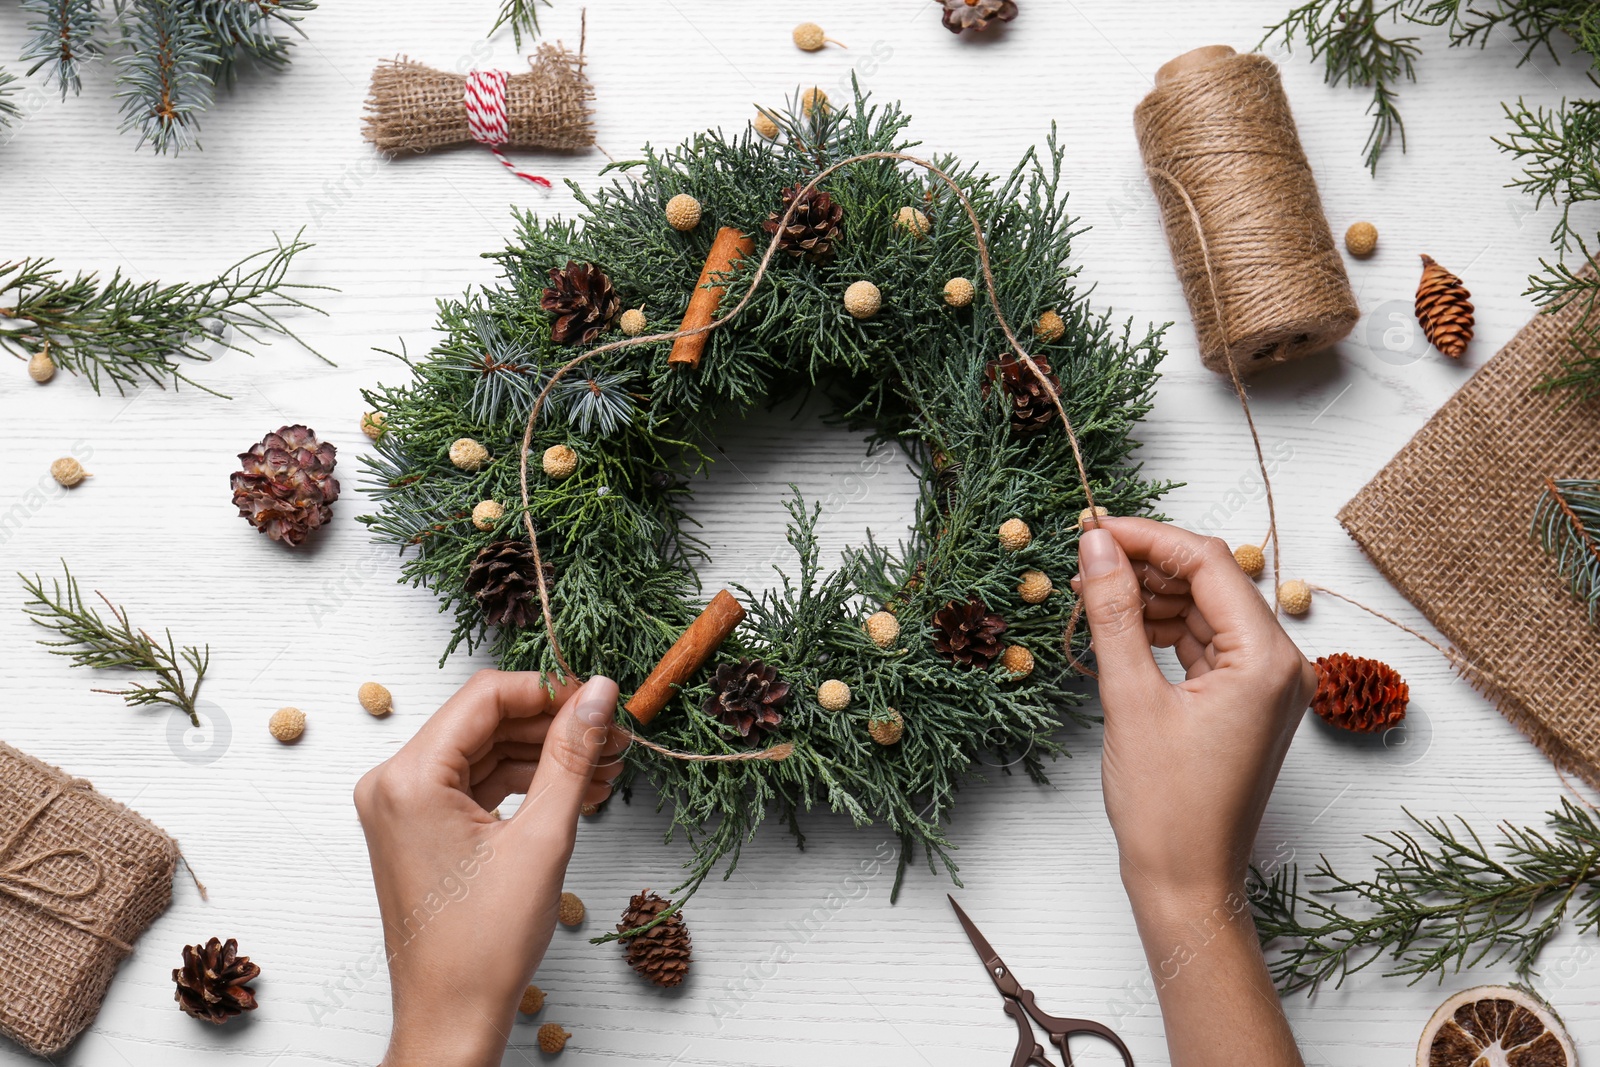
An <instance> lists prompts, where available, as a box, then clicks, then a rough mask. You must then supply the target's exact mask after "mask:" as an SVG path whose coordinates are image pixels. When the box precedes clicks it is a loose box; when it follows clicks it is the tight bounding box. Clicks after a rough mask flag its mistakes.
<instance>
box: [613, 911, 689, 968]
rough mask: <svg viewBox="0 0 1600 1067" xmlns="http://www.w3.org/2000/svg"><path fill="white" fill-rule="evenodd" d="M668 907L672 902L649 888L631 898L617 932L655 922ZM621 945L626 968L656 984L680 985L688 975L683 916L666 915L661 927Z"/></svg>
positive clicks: (647, 931)
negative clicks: (624, 952)
mask: <svg viewBox="0 0 1600 1067" xmlns="http://www.w3.org/2000/svg"><path fill="white" fill-rule="evenodd" d="M671 906H672V901H670V900H664V899H662V898H661V897H660V896H658V895H657V894H655V893H652V892H650V890H648V889H646V890H644V891H643V892H641V893H635V894H634V895H633V899H632V900H630V901H628V908H627V910H626V911H624V912H623V913H622V921H621V922H619V923H617V933H619V934H624V933H627V932H628V931H629V930H635V929H638V928H639V927H641V926H644V925H645V924H647V923H650V922H654V921H655V919H656V916H658V915H660V914H661V913H662V912H663V911H666V910H667V909H668V908H669V907H671ZM620 944H621V945H622V946H623V947H624V948H626V949H627V952H628V966H630V967H632V968H633V969H634V970H635V971H637V972H639V974H640V975H641V976H643V977H645V978H648V979H649V980H650V981H652V982H654V983H655V984H656V985H659V986H667V987H669V988H670V987H672V986H675V985H677V984H679V983H680V982H682V981H683V979H684V977H685V976H686V975H688V973H689V962H690V959H691V958H692V956H693V952H692V951H691V944H690V940H689V927H688V925H687V924H686V923H685V922H684V921H683V915H682V913H676V914H674V915H671V916H669V917H668V918H667V919H666V920H665V921H663V922H662V923H661V925H659V926H657V927H655V928H654V929H651V930H646V931H645V932H644V933H642V934H639V935H637V936H636V937H628V938H623V939H621V941H620Z"/></svg>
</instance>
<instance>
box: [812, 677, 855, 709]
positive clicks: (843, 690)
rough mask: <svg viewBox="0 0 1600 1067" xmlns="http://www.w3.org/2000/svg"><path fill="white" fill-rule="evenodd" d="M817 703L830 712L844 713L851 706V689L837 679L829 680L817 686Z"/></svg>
mask: <svg viewBox="0 0 1600 1067" xmlns="http://www.w3.org/2000/svg"><path fill="white" fill-rule="evenodd" d="M817 703H818V704H821V705H822V706H823V707H824V708H826V709H828V710H829V711H843V710H844V709H845V708H848V707H849V706H850V687H849V686H848V685H845V684H844V683H843V682H841V681H840V680H839V679H837V678H829V679H828V680H827V681H825V682H823V683H822V684H821V685H819V686H817Z"/></svg>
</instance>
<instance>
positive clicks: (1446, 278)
mask: <svg viewBox="0 0 1600 1067" xmlns="http://www.w3.org/2000/svg"><path fill="white" fill-rule="evenodd" d="M1471 295H1472V294H1471V293H1469V292H1467V287H1466V286H1465V285H1462V284H1461V279H1460V278H1457V277H1456V276H1455V275H1454V274H1451V273H1450V272H1449V271H1447V270H1445V269H1444V268H1443V267H1441V266H1439V264H1437V263H1435V262H1434V261H1433V258H1432V257H1431V256H1423V257H1422V281H1421V282H1419V283H1418V284H1417V321H1418V322H1420V323H1421V324H1422V332H1423V334H1424V335H1425V336H1426V337H1427V338H1428V341H1429V343H1430V344H1432V345H1433V347H1434V348H1437V349H1438V350H1439V351H1440V352H1443V353H1444V354H1445V355H1447V356H1449V357H1450V358H1451V359H1460V358H1461V356H1462V354H1463V353H1465V352H1466V350H1467V342H1468V341H1470V340H1472V322H1473V319H1472V301H1471V300H1469V299H1468V298H1469V297H1470V296H1471Z"/></svg>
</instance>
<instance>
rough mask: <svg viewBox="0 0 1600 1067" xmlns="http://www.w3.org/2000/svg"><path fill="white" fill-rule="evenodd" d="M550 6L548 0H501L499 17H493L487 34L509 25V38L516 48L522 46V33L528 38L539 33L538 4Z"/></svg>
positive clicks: (491, 34)
mask: <svg viewBox="0 0 1600 1067" xmlns="http://www.w3.org/2000/svg"><path fill="white" fill-rule="evenodd" d="M540 4H543V5H544V6H545V7H549V6H550V0H503V2H502V3H501V5H500V17H499V18H497V19H495V23H494V25H493V26H491V27H490V28H489V36H490V37H493V36H494V35H495V34H497V33H499V32H500V30H501V28H502V27H504V26H510V27H511V38H512V40H513V41H515V42H516V45H517V47H518V48H521V47H522V35H523V34H527V35H528V37H529V38H530V39H532V38H534V37H537V36H538V35H539V5H540Z"/></svg>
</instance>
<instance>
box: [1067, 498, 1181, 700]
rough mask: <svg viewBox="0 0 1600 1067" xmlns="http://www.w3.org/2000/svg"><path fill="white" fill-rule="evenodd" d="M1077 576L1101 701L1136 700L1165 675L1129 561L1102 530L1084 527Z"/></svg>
mask: <svg viewBox="0 0 1600 1067" xmlns="http://www.w3.org/2000/svg"><path fill="white" fill-rule="evenodd" d="M1078 577H1079V578H1080V579H1081V581H1080V582H1079V585H1080V587H1081V589H1082V596H1083V605H1084V609H1085V612H1084V613H1085V615H1087V617H1088V619H1089V632H1090V634H1091V636H1092V639H1093V641H1094V651H1095V658H1096V659H1097V660H1098V662H1099V664H1100V689H1101V693H1102V695H1103V696H1104V697H1105V703H1106V705H1107V707H1110V706H1111V705H1112V704H1114V703H1116V702H1117V700H1118V698H1119V697H1120V698H1124V699H1128V700H1131V701H1134V702H1141V703H1142V702H1143V701H1145V700H1148V699H1149V698H1151V697H1152V696H1154V695H1155V694H1157V693H1160V692H1163V691H1164V690H1165V689H1166V687H1167V680H1166V679H1165V678H1164V677H1162V674H1161V669H1160V668H1159V667H1157V666H1156V660H1155V657H1154V656H1153V655H1151V652H1150V643H1149V641H1147V640H1146V639H1145V632H1144V602H1143V601H1142V600H1141V599H1140V597H1139V585H1138V582H1137V581H1136V580H1135V579H1134V576H1133V567H1132V566H1130V565H1129V563H1128V557H1127V556H1126V555H1124V554H1123V552H1122V548H1121V546H1120V545H1118V544H1117V540H1116V538H1114V537H1112V536H1111V534H1110V533H1109V532H1107V531H1106V530H1103V529H1093V530H1086V531H1084V534H1083V537H1082V538H1081V539H1080V540H1079V541H1078Z"/></svg>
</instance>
